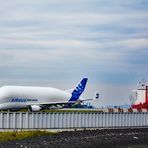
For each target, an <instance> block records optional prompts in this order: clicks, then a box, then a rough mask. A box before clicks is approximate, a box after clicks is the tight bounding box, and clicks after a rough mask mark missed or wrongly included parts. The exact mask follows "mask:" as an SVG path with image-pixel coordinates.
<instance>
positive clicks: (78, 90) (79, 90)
mask: <svg viewBox="0 0 148 148" xmlns="http://www.w3.org/2000/svg"><path fill="white" fill-rule="evenodd" d="M75 90H76V91H77V92H79V93H82V92H83V90H84V86H83V85H82V84H81V83H80V84H79V85H78V86H77V87H76V89H75Z"/></svg>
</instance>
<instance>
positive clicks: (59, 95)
mask: <svg viewBox="0 0 148 148" xmlns="http://www.w3.org/2000/svg"><path fill="white" fill-rule="evenodd" d="M70 98H71V94H70V93H68V92H65V91H62V90H59V89H56V88H51V87H28V86H3V87H1V88H0V110H2V109H12V108H26V107H27V106H29V105H36V104H37V105H39V104H52V103H53V104H56V103H67V102H68V101H69V99H70Z"/></svg>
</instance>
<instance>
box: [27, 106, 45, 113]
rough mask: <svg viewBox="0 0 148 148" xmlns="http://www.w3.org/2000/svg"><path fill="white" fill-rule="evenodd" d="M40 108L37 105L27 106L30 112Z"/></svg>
mask: <svg viewBox="0 0 148 148" xmlns="http://www.w3.org/2000/svg"><path fill="white" fill-rule="evenodd" d="M41 109H42V108H41V107H40V106H39V105H31V106H29V110H30V111H31V112H34V111H40V110H41Z"/></svg>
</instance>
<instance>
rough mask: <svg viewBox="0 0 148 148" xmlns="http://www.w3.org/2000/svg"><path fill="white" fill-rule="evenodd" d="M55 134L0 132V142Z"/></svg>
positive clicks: (44, 132) (43, 132) (46, 132)
mask: <svg viewBox="0 0 148 148" xmlns="http://www.w3.org/2000/svg"><path fill="white" fill-rule="evenodd" d="M56 133H57V132H48V131H13V132H0V141H10V140H18V139H24V138H29V137H37V136H43V135H53V134H56Z"/></svg>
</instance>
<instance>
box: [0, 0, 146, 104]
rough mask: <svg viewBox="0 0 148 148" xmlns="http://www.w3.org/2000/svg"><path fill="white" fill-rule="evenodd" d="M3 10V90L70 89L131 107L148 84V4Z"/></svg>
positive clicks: (82, 3)
mask: <svg viewBox="0 0 148 148" xmlns="http://www.w3.org/2000/svg"><path fill="white" fill-rule="evenodd" d="M0 2H1V7H0V85H1V86H2V85H8V84H11V85H12V84H13V85H39V86H53V87H57V88H60V89H69V88H71V87H74V86H75V84H76V83H77V82H78V81H79V80H80V79H81V78H82V77H88V78H89V81H88V86H87V88H86V91H85V93H84V96H85V97H91V96H93V92H94V91H95V90H99V91H100V96H101V99H100V102H99V104H124V103H129V95H130V91H131V89H132V88H133V87H135V86H136V84H137V82H138V81H139V80H141V79H142V78H145V79H146V80H147V79H148V78H147V76H148V58H147V57H148V1H147V0H130V1H129V0H124V1H123V0H74V1H73V0H54V1H50V0H31V1H30V0H25V1H20V0H13V1H9V0H5V1H2V0H0Z"/></svg>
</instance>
